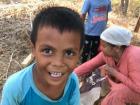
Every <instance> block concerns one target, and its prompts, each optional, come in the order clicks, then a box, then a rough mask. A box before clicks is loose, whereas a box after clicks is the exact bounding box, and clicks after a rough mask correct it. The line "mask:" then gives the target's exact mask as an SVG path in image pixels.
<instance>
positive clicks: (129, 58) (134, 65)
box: [75, 45, 140, 94]
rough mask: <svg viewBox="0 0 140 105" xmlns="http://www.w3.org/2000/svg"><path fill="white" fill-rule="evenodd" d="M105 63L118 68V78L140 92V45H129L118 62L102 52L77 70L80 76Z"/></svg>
mask: <svg viewBox="0 0 140 105" xmlns="http://www.w3.org/2000/svg"><path fill="white" fill-rule="evenodd" d="M104 64H108V65H110V66H112V67H114V68H116V69H117V71H118V72H117V75H116V78H117V79H118V80H119V81H121V82H122V83H123V84H124V85H126V86H128V87H129V88H130V89H132V90H133V91H135V92H137V93H139V94H140V47H137V46H132V45H131V46H129V47H127V48H126V49H125V51H124V53H123V55H122V57H121V59H120V61H119V63H118V64H115V62H114V60H113V59H112V58H111V57H106V56H104V54H103V53H102V52H101V53H99V54H98V55H97V56H96V57H94V58H92V59H91V60H89V61H87V62H86V63H84V64H82V65H80V66H78V67H77V68H76V69H75V72H76V73H77V74H78V75H79V76H80V75H83V74H85V73H88V72H90V71H91V70H94V69H96V68H98V67H100V66H102V65H104Z"/></svg>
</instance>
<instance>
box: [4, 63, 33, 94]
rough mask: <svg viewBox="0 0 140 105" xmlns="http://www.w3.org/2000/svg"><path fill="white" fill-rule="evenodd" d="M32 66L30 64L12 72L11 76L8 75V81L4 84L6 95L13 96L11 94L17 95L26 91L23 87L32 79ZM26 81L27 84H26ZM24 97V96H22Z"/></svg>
mask: <svg viewBox="0 0 140 105" xmlns="http://www.w3.org/2000/svg"><path fill="white" fill-rule="evenodd" d="M32 66H33V65H30V66H28V67H26V68H24V69H22V70H20V71H18V72H16V73H14V74H12V75H11V76H9V77H8V79H7V80H6V83H5V84H4V87H3V93H4V94H5V95H9V97H11V96H10V95H13V92H14V95H15V97H16V96H17V95H18V94H20V95H21V94H22V93H23V92H24V90H25V89H23V87H24V88H25V87H27V86H28V84H29V82H30V79H29V77H30V78H31V76H30V75H31V72H32ZM25 83H26V84H25ZM20 97H22V96H20Z"/></svg>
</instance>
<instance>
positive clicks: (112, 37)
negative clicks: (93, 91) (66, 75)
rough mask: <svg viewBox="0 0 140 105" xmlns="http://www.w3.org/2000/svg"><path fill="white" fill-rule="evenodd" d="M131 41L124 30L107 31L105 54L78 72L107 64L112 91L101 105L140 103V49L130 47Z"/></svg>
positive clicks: (86, 64)
mask: <svg viewBox="0 0 140 105" xmlns="http://www.w3.org/2000/svg"><path fill="white" fill-rule="evenodd" d="M131 38H132V34H131V32H129V31H128V30H127V29H125V28H123V27H119V26H112V27H110V28H108V29H106V30H105V31H104V32H103V33H102V34H101V46H102V52H100V53H99V54H98V55H97V56H96V57H94V58H92V59H91V60H89V61H87V62H86V63H83V64H82V65H80V66H79V67H77V68H76V69H75V72H76V73H77V75H78V76H82V75H84V74H86V73H88V72H90V71H91V70H94V69H96V68H98V67H100V66H102V65H105V66H103V69H105V70H106V72H107V77H108V81H109V83H110V85H111V89H110V92H109V93H108V95H107V96H106V97H105V98H104V100H103V101H102V103H101V105H126V103H140V47H137V46H132V45H130V42H131ZM112 77H113V78H112Z"/></svg>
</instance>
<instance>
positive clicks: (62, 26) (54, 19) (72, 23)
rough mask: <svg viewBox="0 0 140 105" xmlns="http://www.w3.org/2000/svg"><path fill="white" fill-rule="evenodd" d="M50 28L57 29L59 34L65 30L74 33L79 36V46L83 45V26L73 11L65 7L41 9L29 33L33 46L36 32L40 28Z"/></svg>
mask: <svg viewBox="0 0 140 105" xmlns="http://www.w3.org/2000/svg"><path fill="white" fill-rule="evenodd" d="M43 26H51V27H54V28H57V29H58V30H59V31H60V32H63V31H65V30H67V31H75V32H78V33H79V34H80V35H81V43H80V44H81V45H80V48H82V47H83V43H84V24H83V22H82V20H81V18H80V15H79V14H78V13H77V12H75V11H74V10H72V9H70V8H67V7H48V8H44V9H42V11H41V12H40V13H38V14H37V15H36V17H35V19H34V21H33V29H32V32H31V37H30V38H31V42H32V43H33V45H35V42H36V40H37V32H38V29H39V28H40V27H43Z"/></svg>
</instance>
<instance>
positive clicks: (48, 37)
mask: <svg viewBox="0 0 140 105" xmlns="http://www.w3.org/2000/svg"><path fill="white" fill-rule="evenodd" d="M80 37H81V36H80V34H79V33H78V32H75V31H69V30H64V31H62V32H61V31H59V29H57V28H54V27H42V28H40V29H39V30H38V38H37V40H38V41H47V42H50V41H52V42H55V43H56V42H57V43H58V42H64V43H75V42H76V43H77V44H78V43H80V40H81V38H80ZM79 45H80V44H79Z"/></svg>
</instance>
